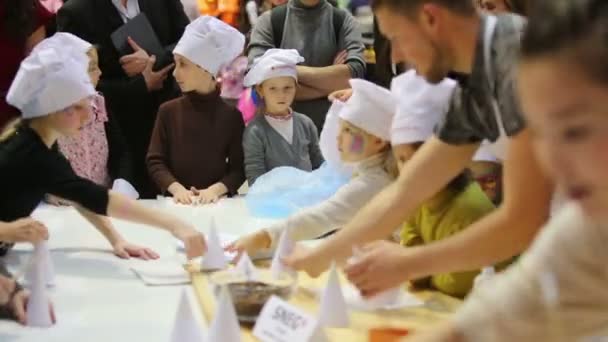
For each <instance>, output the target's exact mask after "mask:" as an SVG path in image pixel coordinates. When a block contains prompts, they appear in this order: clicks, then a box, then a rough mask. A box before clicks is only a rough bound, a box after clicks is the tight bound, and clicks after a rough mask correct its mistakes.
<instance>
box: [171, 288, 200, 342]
mask: <svg viewBox="0 0 608 342" xmlns="http://www.w3.org/2000/svg"><path fill="white" fill-rule="evenodd" d="M193 310H194V308H193V307H192V303H191V301H190V298H189V296H188V292H187V290H185V289H184V290H183V291H182V295H181V298H180V300H179V306H178V307H177V312H176V313H175V323H174V324H173V331H172V332H171V342H201V341H203V340H204V336H203V333H202V331H201V324H200V322H198V321H197V319H196V316H195V315H194V311H193Z"/></svg>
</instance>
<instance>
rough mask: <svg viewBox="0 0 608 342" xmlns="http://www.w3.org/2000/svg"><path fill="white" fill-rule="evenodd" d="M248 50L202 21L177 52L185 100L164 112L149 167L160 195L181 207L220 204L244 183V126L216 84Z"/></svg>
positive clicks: (220, 25)
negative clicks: (222, 73)
mask: <svg viewBox="0 0 608 342" xmlns="http://www.w3.org/2000/svg"><path fill="white" fill-rule="evenodd" d="M244 45H245V37H244V36H243V35H242V34H241V33H240V32H239V31H237V30H236V29H234V28H233V27H231V26H229V25H228V24H226V23H224V22H222V21H221V20H219V19H216V18H214V17H210V16H203V17H200V18H198V19H196V20H195V21H193V22H192V23H190V24H189V25H188V26H187V27H186V31H185V32H184V35H183V36H182V38H181V39H180V41H179V42H178V43H177V46H176V47H175V49H174V50H173V54H174V56H175V70H174V72H173V75H174V76H175V80H176V81H177V83H178V85H179V87H180V88H181V90H182V93H183V96H182V97H180V98H177V99H175V100H172V101H169V102H166V103H164V104H163V105H162V106H160V108H159V110H158V116H157V118H156V125H155V127H154V130H153V132H152V139H151V141H150V148H149V150H148V155H147V157H146V163H147V167H148V172H149V173H150V176H151V178H152V180H153V181H154V182H155V183H156V185H157V186H158V187H159V189H160V191H161V192H162V193H168V194H170V195H172V196H173V199H174V201H175V202H177V203H182V204H193V203H202V204H205V203H212V202H216V201H217V200H219V199H220V198H221V197H223V196H225V195H229V196H231V195H235V194H236V193H237V191H238V189H239V188H240V186H241V185H242V184H243V182H244V181H245V175H244V171H243V146H242V139H243V130H244V129H245V124H244V123H243V118H242V116H241V114H240V113H239V112H238V110H237V109H235V108H234V107H232V106H230V105H228V104H226V103H224V101H223V100H222V98H221V97H220V89H219V87H218V83H217V81H216V78H217V76H218V74H219V73H220V70H221V68H222V67H224V66H226V65H228V64H230V63H231V62H232V61H233V60H234V59H235V58H237V57H238V56H239V55H240V54H241V53H242V51H243V47H244Z"/></svg>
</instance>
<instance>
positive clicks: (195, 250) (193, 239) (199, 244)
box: [171, 225, 207, 260]
mask: <svg viewBox="0 0 608 342" xmlns="http://www.w3.org/2000/svg"><path fill="white" fill-rule="evenodd" d="M171 232H172V233H173V236H174V237H175V238H177V239H179V240H181V241H182V242H183V243H184V247H185V249H186V256H187V257H188V260H192V259H194V258H196V257H199V256H201V255H203V254H205V251H206V250H207V243H206V241H205V236H204V235H203V234H201V233H200V232H199V231H197V230H196V229H195V228H194V227H189V226H184V225H181V226H177V227H175V228H173V229H172V231H171Z"/></svg>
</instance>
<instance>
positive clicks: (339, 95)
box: [328, 88, 353, 102]
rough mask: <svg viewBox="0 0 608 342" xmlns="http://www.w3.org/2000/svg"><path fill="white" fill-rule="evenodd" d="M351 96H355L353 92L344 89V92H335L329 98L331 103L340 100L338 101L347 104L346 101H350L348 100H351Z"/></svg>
mask: <svg viewBox="0 0 608 342" xmlns="http://www.w3.org/2000/svg"><path fill="white" fill-rule="evenodd" d="M351 96H353V90H352V89H350V88H349V89H342V90H337V91H334V92H333V93H331V94H329V96H328V98H329V101H334V100H338V101H342V102H346V101H348V99H350V97H351Z"/></svg>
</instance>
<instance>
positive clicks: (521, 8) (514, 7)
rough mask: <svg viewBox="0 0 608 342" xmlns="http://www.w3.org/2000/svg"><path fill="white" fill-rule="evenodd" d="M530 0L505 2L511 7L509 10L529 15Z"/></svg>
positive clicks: (508, 0)
mask: <svg viewBox="0 0 608 342" xmlns="http://www.w3.org/2000/svg"><path fill="white" fill-rule="evenodd" d="M528 2H529V1H528V0H506V1H505V4H507V6H508V7H509V11H511V12H513V13H516V14H519V15H523V16H527V15H528Z"/></svg>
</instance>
